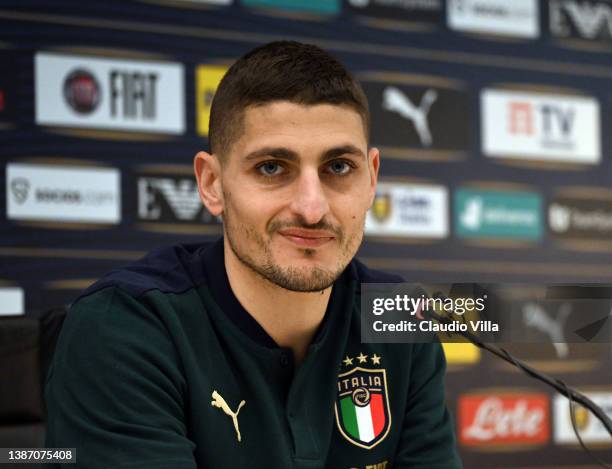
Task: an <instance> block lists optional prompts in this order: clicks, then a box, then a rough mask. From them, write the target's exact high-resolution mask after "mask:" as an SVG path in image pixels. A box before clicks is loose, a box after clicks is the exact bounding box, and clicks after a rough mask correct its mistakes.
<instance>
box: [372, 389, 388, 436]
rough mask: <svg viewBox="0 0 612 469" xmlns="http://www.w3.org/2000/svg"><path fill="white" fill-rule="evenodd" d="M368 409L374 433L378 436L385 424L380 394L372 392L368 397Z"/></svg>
mask: <svg viewBox="0 0 612 469" xmlns="http://www.w3.org/2000/svg"><path fill="white" fill-rule="evenodd" d="M370 411H371V412H372V422H373V425H374V435H376V436H378V435H380V433H381V432H382V430H383V428H384V426H385V411H384V405H383V397H382V394H379V393H372V394H371V397H370Z"/></svg>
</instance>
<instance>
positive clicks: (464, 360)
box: [442, 343, 480, 365]
mask: <svg viewBox="0 0 612 469" xmlns="http://www.w3.org/2000/svg"><path fill="white" fill-rule="evenodd" d="M442 348H443V349H444V354H445V355H446V362H447V363H448V364H449V365H469V364H473V363H477V362H478V361H479V360H480V350H479V349H478V347H476V346H475V345H472V344H464V343H443V344H442Z"/></svg>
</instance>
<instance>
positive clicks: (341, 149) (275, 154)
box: [244, 144, 365, 163]
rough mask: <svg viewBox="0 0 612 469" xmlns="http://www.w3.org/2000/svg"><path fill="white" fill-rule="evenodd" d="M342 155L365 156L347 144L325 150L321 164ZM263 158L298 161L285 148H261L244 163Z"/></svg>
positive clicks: (293, 152)
mask: <svg viewBox="0 0 612 469" xmlns="http://www.w3.org/2000/svg"><path fill="white" fill-rule="evenodd" d="M342 155H354V156H357V157H362V158H365V154H364V153H363V151H361V150H360V149H359V148H357V147H356V146H355V145H351V144H347V145H341V146H338V147H333V148H330V149H328V150H326V151H325V152H324V153H323V154H321V157H320V160H321V162H322V163H324V162H326V161H329V160H333V159H334V158H337V157H338V156H342ZM264 156H271V157H272V158H278V159H281V160H287V161H298V160H299V159H300V157H299V155H298V154H297V153H296V152H295V151H293V150H291V149H289V148H285V147H263V148H260V149H258V150H254V151H252V152H250V153H249V154H247V156H245V158H244V160H245V161H251V160H255V159H258V158H261V157H264Z"/></svg>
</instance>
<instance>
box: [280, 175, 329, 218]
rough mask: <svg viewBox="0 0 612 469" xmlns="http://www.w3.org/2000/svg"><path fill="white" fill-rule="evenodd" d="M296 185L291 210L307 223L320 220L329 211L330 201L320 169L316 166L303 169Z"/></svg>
mask: <svg viewBox="0 0 612 469" xmlns="http://www.w3.org/2000/svg"><path fill="white" fill-rule="evenodd" d="M294 187H295V193H294V194H292V200H291V205H290V208H291V211H292V212H293V213H295V214H296V215H297V216H298V217H300V218H301V219H302V221H303V222H304V223H305V224H307V225H314V224H316V223H318V222H320V221H321V220H322V219H323V217H324V216H325V215H326V214H327V213H328V212H329V202H328V200H327V195H326V193H325V188H324V187H323V184H322V183H321V178H320V176H319V173H318V171H317V170H316V169H314V168H313V169H308V170H304V171H302V172H301V174H300V176H299V178H298V181H297V185H296V186H294Z"/></svg>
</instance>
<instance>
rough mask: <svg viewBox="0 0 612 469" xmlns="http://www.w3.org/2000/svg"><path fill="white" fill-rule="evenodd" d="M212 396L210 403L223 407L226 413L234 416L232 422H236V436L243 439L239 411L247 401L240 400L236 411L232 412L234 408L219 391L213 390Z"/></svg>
mask: <svg viewBox="0 0 612 469" xmlns="http://www.w3.org/2000/svg"><path fill="white" fill-rule="evenodd" d="M212 398H213V400H212V402H211V403H210V404H211V405H212V406H213V407H217V408H219V409H221V410H222V411H223V412H224V413H225V414H226V415H229V416H230V417H231V418H232V422H234V429H235V430H236V437H237V438H238V441H242V437H241V436H240V429H239V428H238V412H240V409H241V408H242V406H243V405H244V404H246V402H245V401H240V404H238V408H237V409H236V412H232V409H230V407H229V406H228V405H227V402H225V399H223V397H221V394H219V393H218V392H217V391H213V393H212Z"/></svg>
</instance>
